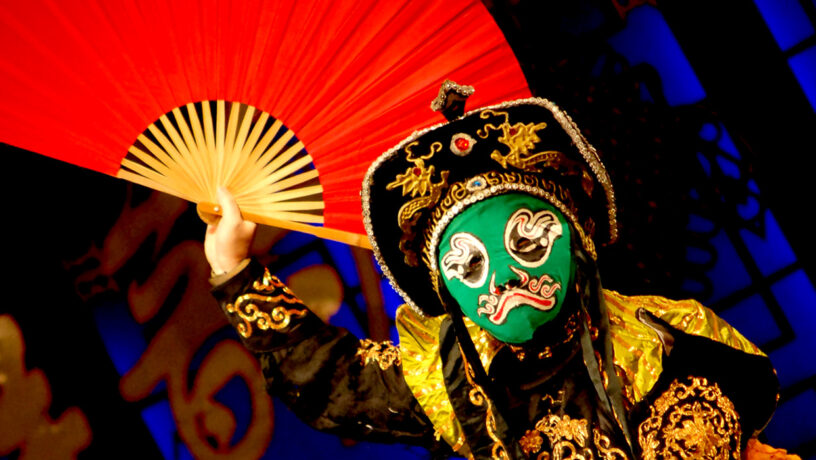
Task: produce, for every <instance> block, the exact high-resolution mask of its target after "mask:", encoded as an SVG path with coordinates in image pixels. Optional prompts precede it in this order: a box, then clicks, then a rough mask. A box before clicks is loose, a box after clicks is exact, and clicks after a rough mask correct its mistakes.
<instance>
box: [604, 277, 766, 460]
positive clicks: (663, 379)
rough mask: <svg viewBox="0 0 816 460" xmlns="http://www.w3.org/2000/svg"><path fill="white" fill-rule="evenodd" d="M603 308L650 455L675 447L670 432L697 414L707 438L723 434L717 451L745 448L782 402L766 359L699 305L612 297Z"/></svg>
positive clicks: (610, 294)
mask: <svg viewBox="0 0 816 460" xmlns="http://www.w3.org/2000/svg"><path fill="white" fill-rule="evenodd" d="M604 303H605V305H606V308H607V315H608V316H609V319H610V321H609V323H610V325H609V331H610V337H611V340H612V345H613V349H614V354H615V364H616V366H617V369H618V371H619V374H620V376H621V378H622V380H623V381H624V388H625V394H626V396H627V398H628V399H629V401H630V403H632V405H633V406H634V407H635V412H636V413H637V412H639V411H640V414H641V415H639V416H638V415H636V416H635V417H636V418H638V419H641V420H642V423H640V424H639V427H638V433H637V435H638V440H639V444H640V445H641V448H642V449H644V455H645V454H647V453H650V452H653V451H654V450H655V449H657V448H658V446H660V449H663V448H666V449H671V443H670V442H669V440H668V437H669V434H671V435H672V436H675V435H679V433H681V432H682V430H684V429H686V428H688V427H687V425H688V423H691V422H689V420H691V419H690V418H688V417H691V416H692V415H693V419H694V420H695V422H694V423H697V424H698V425H699V427H698V428H699V430H702V431H700V432H701V433H703V432H705V433H713V434H716V435H717V436H719V437H718V438H717V439H719V440H720V441H722V442H721V443H720V444H721V445H720V444H718V446H719V447H717V449H724V450H723V451H725V452H729V451H731V452H738V451H739V450H740V449H741V450H745V449H746V448H747V446H746V443H747V442H748V440H749V439H752V438H755V437H756V436H757V435H758V434H759V433H760V432H761V431H762V429H764V427H765V425H766V424H767V423H768V421H769V420H770V418H771V415H772V414H773V412H774V410H775V407H776V401H777V400H778V391H779V382H778V380H777V378H776V374H775V372H774V370H773V367H772V366H771V363H770V360H769V359H768V358H767V356H765V354H764V353H762V351H761V350H759V348H758V347H756V346H755V345H754V344H752V343H751V342H750V341H748V340H747V339H746V338H745V337H743V336H742V335H741V334H740V333H739V332H737V331H736V330H735V329H734V328H733V327H731V326H730V325H729V324H728V323H726V322H725V321H723V320H722V319H721V318H719V317H718V316H717V315H716V314H714V312H712V311H711V310H709V309H708V308H706V307H704V306H702V305H701V304H700V303H699V302H696V301H694V300H683V301H672V300H668V299H665V298H663V297H657V296H639V297H627V296H622V295H620V294H618V293H616V292H612V291H607V292H605V295H604ZM638 408H640V409H638ZM691 409H693V410H692V412H693V414H692V413H689V412H688V411H689V410H691ZM713 420H720V421H721V423H719V424H712V423H713ZM681 422H682V423H681ZM703 428H705V429H703ZM699 430H698V431H699ZM701 439H702V438H701ZM718 442H719V441H718Z"/></svg>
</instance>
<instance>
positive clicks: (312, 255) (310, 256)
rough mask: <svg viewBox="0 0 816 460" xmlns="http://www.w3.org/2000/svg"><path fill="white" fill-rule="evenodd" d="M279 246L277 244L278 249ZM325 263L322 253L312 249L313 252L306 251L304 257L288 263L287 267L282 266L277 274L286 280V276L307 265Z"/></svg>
mask: <svg viewBox="0 0 816 460" xmlns="http://www.w3.org/2000/svg"><path fill="white" fill-rule="evenodd" d="M293 233H294V232H293ZM277 247H278V246H275V248H276V249H277ZM324 263H326V261H325V260H323V257H322V256H321V255H320V253H318V252H317V251H312V252H309V253H306V254H305V255H304V256H303V257H301V258H300V259H297V260H296V261H294V262H292V263H291V264H289V265H287V266H286V267H284V268H281V269H280V270H279V271H278V273H277V275H278V277H279V278H280V279H282V280H286V278H288V277H290V276H292V275H293V274H294V273H295V272H297V271H299V270H302V269H304V268H306V267H311V266H312V265H318V264H324Z"/></svg>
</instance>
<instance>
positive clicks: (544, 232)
mask: <svg viewBox="0 0 816 460" xmlns="http://www.w3.org/2000/svg"><path fill="white" fill-rule="evenodd" d="M562 231H563V230H562V229H561V222H560V221H559V220H558V217H557V216H556V215H555V214H554V213H553V212H552V211H546V210H545V211H539V212H537V213H533V212H532V211H531V210H529V209H526V208H522V209H519V210H518V211H516V212H514V213H513V215H512V216H510V219H508V220H507V226H506V227H505V229H504V246H505V248H506V249H507V253H508V254H510V256H511V257H513V260H515V261H516V262H518V263H520V264H521V265H522V266H524V267H530V268H532V267H538V266H541V265H542V264H543V263H544V262H546V261H547V258H548V257H549V256H550V251H551V250H552V246H553V243H555V240H557V239H558V238H560V237H561V233H562Z"/></svg>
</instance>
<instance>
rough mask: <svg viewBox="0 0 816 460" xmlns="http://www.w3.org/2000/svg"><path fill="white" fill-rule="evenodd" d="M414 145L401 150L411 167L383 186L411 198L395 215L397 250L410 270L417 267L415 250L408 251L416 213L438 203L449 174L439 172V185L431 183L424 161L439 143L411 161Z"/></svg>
mask: <svg viewBox="0 0 816 460" xmlns="http://www.w3.org/2000/svg"><path fill="white" fill-rule="evenodd" d="M418 144H419V142H416V141H414V142H411V143H410V144H408V145H406V146H405V153H406V156H405V159H406V160H407V161H409V162H410V163H413V166H409V167H408V168H407V169H406V170H405V172H404V173H403V174H398V175H397V178H396V179H395V180H394V182H391V183H390V184H388V185H386V186H385V189H386V190H393V189H395V188H397V187H402V196H406V195H410V196H411V198H412V199H411V200H409V201H407V202H405V203H404V204H403V205H402V206H401V207H400V209H399V212H398V213H397V223H398V224H399V227H400V230H402V237H401V238H400V243H399V248H400V251H402V253H403V254H405V263H406V264H408V265H410V266H412V267H417V266H419V260H418V259H417V255H416V249H415V248H411V247H410V244H411V243H412V242H413V241H414V239H415V238H416V233H415V232H414V226H416V223H417V221H418V220H419V217H420V215H421V214H420V212H421V211H422V210H424V209H426V208H429V207H431V206H433V205H435V204H436V203H437V202H438V201H439V198H440V197H441V196H442V190H444V189H445V188H447V186H448V173H449V171H441V172H440V173H439V181H438V182H433V176H434V167H433V165H431V166H428V167H425V160H429V159H430V158H431V157H432V156H433V155H434V154H435V153H437V152H439V151H440V150H442V143H441V142H434V143H433V144H431V148H430V152H428V153H427V154H425V155H422V156H419V157H414V156H413V155H414V154H413V152H412V151H411V149H413V148H414V147H416V146H417V145H418ZM417 195H418V196H417Z"/></svg>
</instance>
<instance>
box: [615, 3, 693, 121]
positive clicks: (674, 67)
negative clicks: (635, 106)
mask: <svg viewBox="0 0 816 460" xmlns="http://www.w3.org/2000/svg"><path fill="white" fill-rule="evenodd" d="M609 44H610V45H612V47H613V48H614V49H615V51H617V52H618V53H620V54H622V55H623V56H625V57H626V58H627V59H628V60H629V62H630V63H631V64H632V65H636V64H640V63H644V62H645V63H648V64H650V65H652V66H653V67H654V68H655V69H656V70H657V73H658V74H659V75H660V80H661V81H662V82H663V92H664V94H665V96H666V101H667V102H668V103H669V105H671V106H675V105H683V104H693V103H695V102H699V101H700V100H702V99H703V98H705V90H703V86H702V85H701V84H700V81H699V80H698V79H697V75H696V74H695V73H694V70H693V69H692V67H691V64H689V62H688V59H686V56H685V54H683V51H682V50H681V49H680V45H679V44H678V43H677V39H676V38H675V37H674V34H673V33H672V31H671V29H670V28H669V25H668V24H666V21H665V20H664V19H663V15H662V14H661V13H660V11H658V10H657V9H655V8H653V7H651V6H648V5H647V6H641V7H638V8H636V9H634V10H632V11H631V12H630V13H629V15H628V16H627V22H626V27H625V28H624V29H623V30H621V31H620V32H618V33H617V34H615V35H613V36H612V37H610V38H609ZM653 89H654V88H653Z"/></svg>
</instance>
